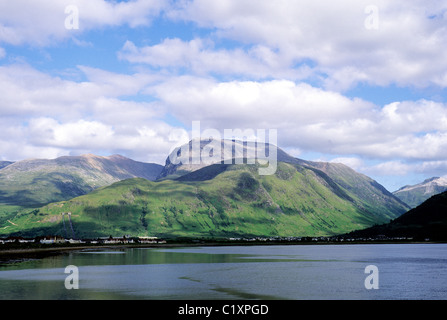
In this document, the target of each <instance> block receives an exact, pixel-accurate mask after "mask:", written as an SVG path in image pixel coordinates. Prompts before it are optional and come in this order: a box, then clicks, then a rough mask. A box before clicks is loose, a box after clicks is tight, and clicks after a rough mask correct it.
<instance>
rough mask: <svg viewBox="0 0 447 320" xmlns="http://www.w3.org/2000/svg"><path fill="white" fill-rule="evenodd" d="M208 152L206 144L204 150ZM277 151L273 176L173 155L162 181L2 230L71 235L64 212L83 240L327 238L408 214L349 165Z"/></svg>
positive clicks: (137, 181) (126, 186) (115, 188)
mask: <svg viewBox="0 0 447 320" xmlns="http://www.w3.org/2000/svg"><path fill="white" fill-rule="evenodd" d="M206 147H207V144H206V143H201V151H203V150H206V151H209V149H207V148H206ZM184 150H186V149H184ZM270 151H272V152H273V149H269V152H270ZM275 151H277V155H278V160H279V161H278V162H277V163H276V171H275V172H274V173H273V174H268V175H264V174H260V172H261V171H260V169H262V168H265V166H266V164H265V163H263V162H262V161H260V162H258V163H255V164H247V163H246V162H249V161H248V160H249V159H247V158H246V159H244V163H243V164H236V160H235V159H233V160H234V161H233V162H232V163H225V161H222V158H221V157H216V159H214V161H211V162H210V163H207V164H206V165H203V164H202V163H198V164H194V165H192V166H190V167H187V166H186V167H185V165H189V164H188V163H186V164H185V163H182V164H180V163H173V162H172V161H171V159H174V160H175V158H174V157H169V158H168V160H167V161H166V163H167V165H166V166H167V167H168V168H166V167H165V168H164V169H163V170H165V172H168V173H169V174H166V175H165V176H164V178H162V179H161V180H158V181H149V180H147V179H141V178H133V179H127V180H123V181H119V182H116V183H113V184H112V185H109V186H106V187H102V188H98V189H96V190H94V191H92V192H90V193H89V194H86V195H83V196H80V197H76V198H73V199H70V200H68V201H62V202H57V203H51V204H48V205H46V206H44V207H42V208H40V209H37V210H33V211H30V212H28V213H26V214H22V215H18V216H16V217H15V219H13V220H12V221H10V222H8V223H4V224H3V226H1V225H0V233H8V234H16V235H28V236H29V235H44V234H58V235H64V232H65V230H64V228H63V220H62V216H61V213H63V212H71V219H72V222H73V227H74V230H75V233H76V236H77V237H98V236H109V235H113V236H122V235H132V236H159V237H206V238H216V237H224V238H228V237H251V236H261V237H268V236H282V237H286V236H326V235H336V234H340V233H346V232H349V231H352V230H358V229H364V228H366V227H369V226H372V225H374V224H378V223H385V222H388V221H390V220H391V219H394V218H396V217H398V216H400V215H401V214H403V213H404V212H406V211H407V210H408V207H407V206H406V205H405V204H403V203H402V202H401V201H400V200H398V199H397V198H396V197H394V196H393V195H392V194H391V193H389V192H388V191H386V190H385V188H383V187H382V186H381V185H379V184H378V183H377V182H375V181H374V180H372V179H371V178H369V177H367V176H364V175H362V174H359V173H357V172H355V171H354V170H352V169H351V168H349V167H347V166H345V165H343V164H335V163H324V162H323V163H320V162H308V161H304V160H301V159H296V158H293V157H291V156H289V155H287V154H286V153H285V152H284V151H282V150H280V149H279V148H278V149H277V150H275ZM175 152H177V151H175ZM237 156H238V157H239V156H240V155H237ZM219 160H220V161H219ZM175 162H177V161H175ZM182 166H183V167H182ZM185 168H186V169H187V170H185Z"/></svg>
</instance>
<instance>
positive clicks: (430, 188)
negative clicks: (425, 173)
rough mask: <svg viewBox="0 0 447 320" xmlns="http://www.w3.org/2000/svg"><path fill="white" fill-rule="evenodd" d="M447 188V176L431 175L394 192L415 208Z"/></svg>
mask: <svg viewBox="0 0 447 320" xmlns="http://www.w3.org/2000/svg"><path fill="white" fill-rule="evenodd" d="M446 190H447V178H445V177H431V178H428V179H425V180H424V181H423V182H421V183H418V184H415V185H406V186H403V187H402V188H400V189H398V190H396V191H394V192H393V194H394V195H395V196H396V197H398V198H399V199H401V200H402V201H404V202H405V203H407V204H408V205H409V206H410V207H411V208H415V207H417V206H418V205H420V204H422V203H423V202H424V201H425V200H428V199H429V198H430V197H431V196H433V195H436V194H439V193H441V192H444V191H446Z"/></svg>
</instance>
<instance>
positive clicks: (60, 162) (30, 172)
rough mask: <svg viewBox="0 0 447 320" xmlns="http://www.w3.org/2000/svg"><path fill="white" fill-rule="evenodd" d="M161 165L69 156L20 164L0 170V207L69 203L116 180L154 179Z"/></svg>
mask: <svg viewBox="0 0 447 320" xmlns="http://www.w3.org/2000/svg"><path fill="white" fill-rule="evenodd" d="M161 169H162V166H160V165H157V164H150V163H142V162H137V161H134V160H131V159H128V158H125V157H122V156H119V155H114V156H110V157H100V156H95V155H83V156H66V157H60V158H57V159H51V160H46V159H32V160H23V161H18V162H15V163H12V164H9V165H7V166H5V167H4V168H2V169H0V206H12V207H14V206H18V207H39V206H42V205H43V204H47V203H50V202H55V201H61V200H68V199H71V198H73V197H77V196H79V195H83V194H86V193H88V192H90V191H92V190H94V189H96V188H99V187H102V186H106V185H109V184H112V183H114V182H116V181H119V180H123V179H128V178H133V177H142V178H146V179H150V180H155V178H156V177H157V175H158V174H159V172H160V171H161Z"/></svg>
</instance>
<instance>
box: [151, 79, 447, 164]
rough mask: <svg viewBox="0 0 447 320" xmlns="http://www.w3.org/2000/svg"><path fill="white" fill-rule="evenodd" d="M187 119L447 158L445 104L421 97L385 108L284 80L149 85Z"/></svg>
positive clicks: (364, 150)
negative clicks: (271, 130)
mask: <svg viewBox="0 0 447 320" xmlns="http://www.w3.org/2000/svg"><path fill="white" fill-rule="evenodd" d="M150 90H151V93H152V94H155V95H156V96H157V97H158V98H159V99H160V103H162V104H165V105H166V106H167V108H168V110H169V112H171V113H172V114H173V115H174V116H175V117H177V118H178V119H180V120H182V121H183V122H184V123H186V124H188V123H191V122H192V121H194V120H201V121H202V123H203V125H204V126H208V127H212V128H217V129H219V130H223V129H225V128H253V129H257V128H264V129H269V128H271V129H278V139H279V140H280V141H281V143H282V146H284V147H290V148H297V149H300V150H313V151H318V152H324V153H329V154H358V155H363V156H369V157H377V158H381V159H395V158H397V159H400V158H407V159H420V160H435V159H436V160H439V159H443V158H447V105H446V104H443V103H438V102H433V101H428V100H419V101H403V102H396V103H392V104H389V105H387V106H384V107H383V108H382V107H380V106H377V105H374V104H372V103H369V102H367V101H364V100H361V99H349V98H347V97H345V96H343V95H341V94H339V93H336V92H331V91H327V90H323V89H319V88H315V87H312V86H310V85H308V84H305V83H294V82H292V81H286V80H272V81H264V82H254V81H231V82H217V81H215V80H211V79H205V78H196V77H186V76H185V77H178V78H175V79H170V80H168V81H165V82H163V83H162V84H160V85H156V86H154V87H151V88H150Z"/></svg>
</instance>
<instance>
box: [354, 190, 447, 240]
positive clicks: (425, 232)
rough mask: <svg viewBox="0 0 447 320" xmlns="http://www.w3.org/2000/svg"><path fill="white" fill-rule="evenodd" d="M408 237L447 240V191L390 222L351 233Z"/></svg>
mask: <svg viewBox="0 0 447 320" xmlns="http://www.w3.org/2000/svg"><path fill="white" fill-rule="evenodd" d="M379 235H383V236H386V237H390V238H393V237H407V238H414V239H415V240H424V239H427V238H428V239H431V240H438V241H446V240H447V191H446V192H443V193H440V194H437V195H435V196H432V197H431V198H430V199H428V200H426V201H425V202H423V203H422V204H421V205H419V206H417V207H416V208H413V209H411V210H410V211H408V212H406V213H405V214H403V215H402V216H400V217H398V218H396V219H394V220H393V221H391V222H390V223H387V224H382V225H378V226H374V227H371V228H367V229H365V230H360V231H356V232H352V233H350V236H353V237H377V236H379Z"/></svg>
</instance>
